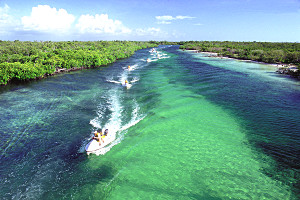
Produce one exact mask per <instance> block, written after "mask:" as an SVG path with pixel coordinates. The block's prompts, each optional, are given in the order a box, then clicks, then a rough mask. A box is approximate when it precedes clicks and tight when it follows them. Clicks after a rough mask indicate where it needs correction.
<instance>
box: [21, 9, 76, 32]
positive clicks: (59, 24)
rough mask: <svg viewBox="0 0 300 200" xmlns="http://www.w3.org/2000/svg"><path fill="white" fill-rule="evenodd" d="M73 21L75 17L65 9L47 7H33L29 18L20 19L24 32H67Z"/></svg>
mask: <svg viewBox="0 0 300 200" xmlns="http://www.w3.org/2000/svg"><path fill="white" fill-rule="evenodd" d="M74 21H75V17H74V16H73V15H72V14H68V12H67V11H66V10H65V9H59V10H57V9H56V8H51V7H50V6H48V5H38V6H37V7H33V8H32V11H31V15H30V16H24V17H22V24H23V27H24V29H25V30H30V31H31V30H33V31H42V32H47V31H50V32H53V31H56V32H57V31H58V32H67V31H68V30H69V29H70V28H71V25H72V23H73V22H74Z"/></svg>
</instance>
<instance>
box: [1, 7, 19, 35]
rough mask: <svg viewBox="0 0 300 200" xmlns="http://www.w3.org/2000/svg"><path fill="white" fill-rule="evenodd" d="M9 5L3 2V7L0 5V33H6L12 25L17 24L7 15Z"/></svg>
mask: <svg viewBox="0 0 300 200" xmlns="http://www.w3.org/2000/svg"><path fill="white" fill-rule="evenodd" d="M9 10H10V7H9V6H8V5H7V4H5V5H4V7H0V34H8V33H9V32H10V31H11V30H12V29H13V25H14V24H15V25H16V24H17V23H16V22H14V19H13V17H12V16H11V15H9Z"/></svg>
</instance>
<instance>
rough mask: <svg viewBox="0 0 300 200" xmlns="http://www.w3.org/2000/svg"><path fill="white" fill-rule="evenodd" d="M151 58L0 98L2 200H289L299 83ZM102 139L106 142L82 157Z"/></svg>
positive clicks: (295, 190)
mask: <svg viewBox="0 0 300 200" xmlns="http://www.w3.org/2000/svg"><path fill="white" fill-rule="evenodd" d="M149 50H150V49H145V50H140V51H138V52H137V53H136V54H135V55H134V56H132V57H131V58H128V59H125V60H121V61H118V62H117V63H115V64H112V65H110V66H108V67H104V68H98V69H89V70H83V71H79V72H72V73H67V74H61V75H58V76H55V77H50V78H48V79H45V80H41V81H37V82H31V83H27V84H21V85H13V86H8V87H5V88H2V89H1V93H0V105H1V106H0V113H1V117H0V119H1V127H0V134H1V135H0V137H1V140H0V146H1V149H0V161H1V166H0V170H1V171H0V172H1V173H0V174H1V179H0V187H1V191H0V198H1V199H214V200H215V199H298V198H299V189H300V186H299V180H300V177H299V157H300V156H299V152H300V151H299V150H300V149H299V147H300V145H299V141H300V138H299V135H300V91H299V82H297V81H295V80H293V79H290V78H289V77H285V76H282V75H281V76H280V75H277V74H275V73H274V71H275V69H274V68H273V67H271V66H268V65H262V64H257V63H250V62H241V61H236V60H231V59H220V58H209V57H205V55H202V54H196V53H191V52H182V51H181V50H179V49H178V47H177V46H172V47H169V46H162V47H160V48H158V50H159V52H160V54H161V56H160V58H161V59H157V57H156V53H152V52H151V51H149ZM147 58H149V59H151V62H146V60H147ZM128 65H130V66H131V69H132V70H131V71H128V70H127V66H128ZM125 80H128V81H130V82H131V83H132V87H131V88H130V89H126V88H124V87H122V86H121V84H120V83H122V82H124V81H125ZM100 127H101V128H108V129H109V134H115V135H116V140H115V141H114V142H113V143H112V144H111V145H109V146H107V147H106V148H104V149H103V150H102V151H98V152H96V153H95V154H92V155H89V156H87V155H86V154H85V152H84V147H85V145H86V144H87V143H88V142H89V139H90V137H91V136H92V132H93V131H94V130H95V129H96V128H100Z"/></svg>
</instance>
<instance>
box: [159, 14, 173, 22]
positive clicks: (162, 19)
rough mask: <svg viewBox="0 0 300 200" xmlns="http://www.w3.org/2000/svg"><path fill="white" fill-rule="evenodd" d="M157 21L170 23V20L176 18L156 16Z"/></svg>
mask: <svg viewBox="0 0 300 200" xmlns="http://www.w3.org/2000/svg"><path fill="white" fill-rule="evenodd" d="M155 18H156V19H157V20H161V21H169V20H174V19H176V18H174V17H172V16H170V15H164V16H156V17H155Z"/></svg>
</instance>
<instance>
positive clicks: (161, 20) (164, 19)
mask: <svg viewBox="0 0 300 200" xmlns="http://www.w3.org/2000/svg"><path fill="white" fill-rule="evenodd" d="M155 18H156V19H157V20H158V22H157V23H158V24H171V21H172V20H183V19H193V18H195V17H191V16H182V15H178V16H176V17H173V16H171V15H163V16H156V17H155Z"/></svg>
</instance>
